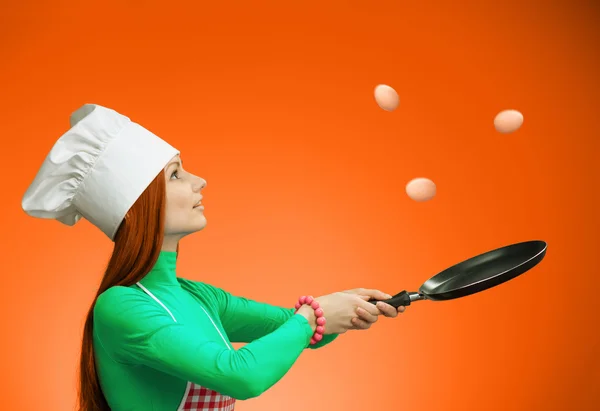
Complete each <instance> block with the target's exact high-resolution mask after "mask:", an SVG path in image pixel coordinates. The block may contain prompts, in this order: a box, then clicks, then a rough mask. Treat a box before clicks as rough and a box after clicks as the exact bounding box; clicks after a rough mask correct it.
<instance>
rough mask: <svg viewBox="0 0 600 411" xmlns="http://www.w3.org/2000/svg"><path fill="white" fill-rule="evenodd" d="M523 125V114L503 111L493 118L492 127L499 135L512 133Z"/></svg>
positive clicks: (515, 111) (514, 111)
mask: <svg viewBox="0 0 600 411" xmlns="http://www.w3.org/2000/svg"><path fill="white" fill-rule="evenodd" d="M521 125H523V114H521V113H520V112H518V111H517V110H504V111H501V112H500V113H498V114H497V115H496V118H494V127H495V128H496V131H498V132H499V133H503V134H506V133H513V132H515V131H517V130H518V129H519V128H521Z"/></svg>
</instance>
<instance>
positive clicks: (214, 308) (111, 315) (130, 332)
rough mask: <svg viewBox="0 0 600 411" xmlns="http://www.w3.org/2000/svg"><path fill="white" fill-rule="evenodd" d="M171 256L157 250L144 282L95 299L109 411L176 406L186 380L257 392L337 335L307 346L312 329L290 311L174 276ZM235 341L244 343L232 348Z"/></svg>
mask: <svg viewBox="0 0 600 411" xmlns="http://www.w3.org/2000/svg"><path fill="white" fill-rule="evenodd" d="M176 260H177V253H176V252H168V251H162V252H161V253H160V256H159V258H158V261H157V262H156V264H155V265H154V267H153V268H152V270H151V271H150V272H149V273H148V274H147V275H146V276H145V277H144V278H143V279H142V280H141V281H140V283H141V287H140V286H139V285H137V284H135V285H132V286H128V287H125V286H114V287H111V288H109V289H108V290H106V291H105V292H104V293H102V294H101V295H100V296H99V297H98V299H97V301H96V304H95V307H94V327H93V328H94V340H93V341H94V353H95V357H96V364H97V373H98V378H99V381H100V386H101V388H102V391H103V393H104V396H105V397H106V399H107V401H108V403H109V405H110V407H111V409H112V410H113V411H120V410H131V411H137V410H140V411H141V410H144V411H151V410H161V411H164V410H176V409H177V407H178V406H179V404H180V402H181V399H182V397H183V395H184V393H185V390H186V386H187V383H188V382H193V383H195V384H198V385H201V386H203V387H206V388H209V389H211V390H214V391H217V392H218V393H220V394H223V395H228V396H230V397H233V398H236V399H240V400H244V399H248V398H252V397H256V396H258V395H260V394H262V393H263V392H265V391H266V390H268V389H269V388H270V387H271V386H273V385H274V384H275V383H276V382H277V381H279V380H280V379H281V378H282V377H283V376H284V375H285V374H286V373H287V372H288V370H289V369H290V368H291V366H292V365H293V364H294V362H295V361H296V360H297V358H298V357H299V356H300V354H301V353H302V352H303V351H304V349H306V348H319V347H322V346H324V345H326V344H328V343H330V342H331V341H333V340H334V339H335V338H336V337H337V335H326V336H325V337H324V338H323V339H322V340H321V341H320V342H319V343H317V344H315V345H310V344H309V342H310V338H311V336H312V333H313V331H312V329H311V327H310V326H309V324H308V321H307V320H306V318H305V317H303V316H301V315H294V308H284V307H277V306H272V305H269V304H265V303H261V302H257V301H253V300H249V299H246V298H243V297H237V296H234V295H232V294H230V293H228V292H226V291H224V290H222V289H220V288H217V287H214V286H211V285H209V284H206V283H202V282H197V281H191V280H187V279H184V278H180V277H177V274H176V265H177V264H176ZM144 288H145V289H146V290H147V291H149V292H150V293H151V294H152V296H154V297H155V298H153V297H152V296H151V295H149V294H148V293H146V292H145V291H144ZM217 328H218V329H219V331H220V333H219V331H217ZM232 342H234V343H236V342H241V343H247V344H246V345H244V346H243V347H242V348H239V349H237V350H236V349H233V347H232V346H231V343H232Z"/></svg>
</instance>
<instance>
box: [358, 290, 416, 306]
mask: <svg viewBox="0 0 600 411" xmlns="http://www.w3.org/2000/svg"><path fill="white" fill-rule="evenodd" d="M421 299H423V297H421V295H420V294H419V293H409V292H407V291H402V292H400V293H398V294H396V295H395V296H393V297H392V298H390V299H389V300H376V299H373V298H371V299H370V300H369V301H368V302H370V303H371V304H377V301H383V302H384V303H387V304H389V305H391V306H392V307H394V308H398V307H400V306H405V307H406V306H407V305H410V303H411V302H412V301H415V300H421Z"/></svg>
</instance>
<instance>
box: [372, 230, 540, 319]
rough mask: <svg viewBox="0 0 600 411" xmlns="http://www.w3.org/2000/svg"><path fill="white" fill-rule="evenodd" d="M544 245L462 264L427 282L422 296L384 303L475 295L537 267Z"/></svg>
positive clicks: (533, 244) (499, 251) (406, 295)
mask: <svg viewBox="0 0 600 411" xmlns="http://www.w3.org/2000/svg"><path fill="white" fill-rule="evenodd" d="M546 248H547V244H546V242H544V241H539V240H535V241H525V242H522V243H516V244H511V245H507V246H505V247H502V248H497V249H495V250H491V251H488V252H485V253H483V254H479V255H477V256H475V257H473V258H470V259H468V260H465V261H462V262H460V263H458V264H456V265H453V266H452V267H450V268H447V269H445V270H444V271H442V272H440V273H438V274H436V275H434V276H433V277H431V278H430V279H429V280H427V281H425V283H423V285H421V287H420V288H419V291H418V292H407V291H406V290H405V291H402V292H400V293H398V294H396V295H394V296H393V297H392V298H390V299H388V300H376V299H370V300H369V302H370V303H372V304H376V303H377V301H383V302H384V303H388V304H390V305H391V306H393V307H396V308H398V307H400V306H407V305H410V304H411V303H412V302H413V301H419V300H432V301H444V300H452V299H455V298H459V297H465V296H467V295H471V294H475V293H478V292H480V291H484V290H487V289H488V288H491V287H494V286H497V285H499V284H502V283H504V282H506V281H508V280H510V279H513V278H515V277H517V276H518V275H521V274H523V273H524V272H526V271H528V270H530V269H531V268H533V267H534V266H535V265H537V264H538V263H539V262H540V261H542V259H543V258H544V256H545V255H546Z"/></svg>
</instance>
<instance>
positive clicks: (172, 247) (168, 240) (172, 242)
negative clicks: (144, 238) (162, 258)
mask: <svg viewBox="0 0 600 411" xmlns="http://www.w3.org/2000/svg"><path fill="white" fill-rule="evenodd" d="M178 244H179V237H172V236H165V237H164V238H163V243H162V247H161V250H162V251H170V252H176V251H177V245H178Z"/></svg>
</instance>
